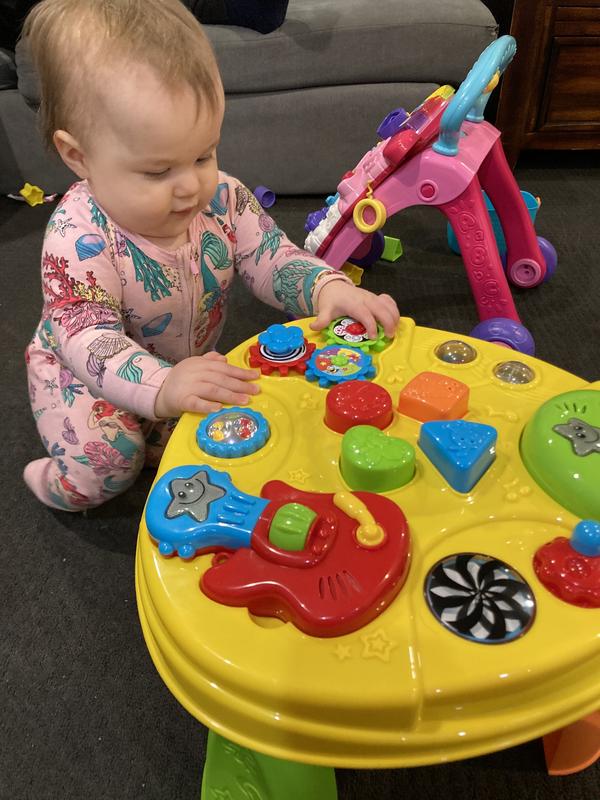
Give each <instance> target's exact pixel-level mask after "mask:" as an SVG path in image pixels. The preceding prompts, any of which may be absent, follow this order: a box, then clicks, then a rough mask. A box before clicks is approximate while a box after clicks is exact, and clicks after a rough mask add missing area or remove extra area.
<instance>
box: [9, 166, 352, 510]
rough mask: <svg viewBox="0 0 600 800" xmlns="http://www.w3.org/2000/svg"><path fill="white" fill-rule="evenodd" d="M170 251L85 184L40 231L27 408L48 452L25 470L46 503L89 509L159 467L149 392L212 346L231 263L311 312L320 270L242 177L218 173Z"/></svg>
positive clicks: (287, 304)
mask: <svg viewBox="0 0 600 800" xmlns="http://www.w3.org/2000/svg"><path fill="white" fill-rule="evenodd" d="M189 238H190V241H189V242H188V243H187V244H185V245H183V246H182V247H180V248H178V249H177V250H176V251H174V252H172V251H167V250H163V249H161V248H160V247H158V246H157V245H155V244H153V243H151V242H149V241H147V240H146V239H144V238H142V237H140V236H137V235H135V234H133V233H130V232H128V231H126V230H123V229H119V228H118V227H117V225H116V224H115V223H114V222H113V221H112V220H111V219H109V218H108V217H107V215H106V214H105V213H104V212H103V211H102V209H100V208H99V207H98V205H97V204H96V202H95V200H94V198H93V197H92V196H91V194H90V191H89V187H88V185H87V183H86V182H85V181H82V182H80V183H76V184H74V185H73V186H72V187H71V188H70V189H69V191H68V192H67V194H66V195H65V196H64V198H63V200H62V202H61V203H60V205H59V206H58V208H57V209H56V211H55V212H54V214H53V215H52V218H51V219H50V222H49V224H48V228H47V231H46V236H45V239H44V246H43V255H42V288H43V295H44V306H43V312H42V318H41V321H40V324H39V326H38V328H37V330H36V332H35V334H34V336H33V339H32V341H31V343H30V344H29V346H28V347H27V351H26V360H27V371H28V378H29V394H30V399H31V406H32V409H33V414H34V417H35V420H36V423H37V426H38V430H39V432H40V435H41V437H42V441H43V442H44V445H45V447H46V449H47V451H48V457H47V458H44V459H38V460H37V461H33V462H31V463H30V464H28V465H27V467H26V468H25V473H24V477H25V480H26V482H27V484H28V485H29V487H30V488H31V489H32V491H33V492H34V493H35V494H36V495H37V497H38V498H39V499H40V500H42V502H44V503H46V504H47V505H50V506H53V507H57V508H63V509H68V510H77V509H83V508H87V507H91V506H96V505H99V504H101V503H103V502H104V501H106V500H107V499H109V498H110V497H113V496H115V495H116V494H119V493H120V492H122V491H124V490H125V489H126V488H127V487H128V486H130V485H131V484H132V483H133V481H134V480H135V478H136V477H137V475H138V473H139V471H140V470H141V468H142V467H143V465H144V463H149V464H151V465H153V466H155V465H156V464H157V463H158V460H159V459H160V455H161V452H162V448H163V447H164V444H165V443H166V441H167V440H168V437H169V435H170V432H171V430H172V429H173V427H174V424H175V422H176V421H174V420H157V419H156V417H155V414H154V402H155V400H156V396H157V394H158V391H159V390H160V388H161V386H162V383H163V381H164V379H165V378H166V376H167V374H168V370H169V369H170V367H171V365H172V364H175V363H177V362H179V361H181V360H182V359H184V358H187V357H189V356H192V355H200V354H202V353H205V352H207V351H208V350H212V349H214V348H215V346H216V344H217V341H218V338H219V335H220V333H221V331H222V328H223V325H224V322H225V314H226V305H227V297H228V294H229V290H230V287H231V282H232V280H233V276H234V271H237V272H239V273H240V275H241V276H242V278H243V280H244V282H245V283H246V285H247V286H248V288H249V289H250V290H251V291H252V292H253V294H254V295H256V297H258V298H259V299H260V300H262V301H263V302H266V303H269V304H270V305H272V306H275V307H276V308H281V309H282V310H284V311H286V312H287V313H288V314H293V315H294V316H309V315H311V314H312V313H313V304H314V305H315V306H316V302H317V295H318V292H320V291H321V288H322V287H323V286H324V285H326V284H327V283H328V282H329V281H330V280H348V279H347V278H345V276H344V275H343V273H340V272H335V271H333V270H332V271H331V273H330V275H328V276H327V277H323V278H322V279H321V280H319V282H318V284H317V285H316V286H315V287H314V295H315V296H313V291H312V290H313V284H314V282H315V278H316V277H317V275H319V274H320V273H321V272H322V271H323V269H328V268H327V267H326V265H325V264H324V263H323V262H322V261H321V260H320V259H317V258H315V257H314V256H312V255H311V254H309V253H307V252H305V251H304V250H301V249H299V248H297V247H296V246H295V245H293V244H292V243H291V242H290V241H289V239H287V237H286V236H285V234H284V233H283V232H282V231H281V230H280V229H279V228H278V227H277V225H276V223H275V222H274V220H273V219H272V218H271V217H270V216H269V215H268V214H266V213H265V212H264V211H263V209H262V208H261V206H260V205H259V204H258V201H257V200H256V199H255V198H254V196H253V195H252V194H251V193H250V192H249V190H248V189H247V188H246V187H245V186H243V185H242V184H241V183H240V182H239V181H237V180H235V179H234V178H231V177H230V176H228V175H225V174H224V173H219V185H218V188H217V192H216V194H215V196H214V198H213V199H212V201H211V203H210V205H209V207H207V208H206V209H205V210H204V211H203V212H201V213H199V214H198V215H197V216H196V217H195V218H194V220H193V221H192V223H191V225H190V229H189Z"/></svg>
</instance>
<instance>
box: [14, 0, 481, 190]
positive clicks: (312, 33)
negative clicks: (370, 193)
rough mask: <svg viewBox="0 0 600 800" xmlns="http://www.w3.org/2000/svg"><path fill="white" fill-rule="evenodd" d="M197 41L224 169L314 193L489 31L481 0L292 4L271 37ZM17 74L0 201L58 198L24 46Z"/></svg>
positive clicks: (66, 177)
mask: <svg viewBox="0 0 600 800" xmlns="http://www.w3.org/2000/svg"><path fill="white" fill-rule="evenodd" d="M206 31H207V33H208V35H209V37H210V39H211V40H212V42H213V45H214V48H215V51H216V54H217V58H218V61H219V64H220V67H221V71H222V75H223V82H224V86H225V91H226V94H227V110H226V115H225V121H224V125H223V136H222V142H221V146H220V149H219V160H220V165H221V167H222V169H224V170H226V171H227V172H230V173H232V174H233V175H236V176H237V177H239V178H240V179H241V180H243V181H244V182H245V183H247V184H248V185H249V186H250V187H251V188H254V187H255V186H257V185H259V184H263V185H266V186H269V188H271V189H272V190H273V191H275V192H276V193H278V194H313V193H317V194H323V193H328V192H330V191H332V190H333V189H335V187H336V186H337V183H338V182H339V179H340V177H341V175H342V174H343V173H344V172H345V171H346V170H347V169H349V168H350V167H351V166H353V165H354V164H355V163H356V162H357V161H358V160H359V158H360V157H361V155H362V154H363V153H364V152H365V151H366V150H367V149H368V148H369V147H370V146H371V145H372V144H373V143H374V142H375V141H376V140H377V135H376V129H377V127H378V125H379V122H380V121H381V120H382V119H383V117H384V116H385V115H386V114H387V113H388V112H389V111H391V110H393V109H395V108H398V107H399V106H402V107H404V108H406V109H407V110H410V109H412V108H413V107H414V106H416V105H418V104H419V103H420V102H421V101H422V100H424V99H425V97H426V96H427V95H428V94H430V93H431V92H432V91H434V89H435V88H437V87H438V86H439V85H441V84H443V83H450V84H453V85H455V86H456V85H458V84H459V83H460V82H461V80H462V79H463V78H464V77H465V75H466V73H467V72H468V70H469V67H470V66H471V64H472V63H473V62H474V61H475V59H476V58H477V56H478V55H479V53H480V52H481V51H482V50H483V49H484V48H485V47H486V46H487V45H488V44H489V43H490V41H492V39H494V38H495V36H496V33H497V26H496V23H495V20H494V18H493V16H492V14H491V12H490V11H489V10H488V8H487V7H486V5H485V4H484V3H482V2H480V0H445V2H444V0H376V1H375V2H365V0H322V1H319V0H290V4H289V8H288V13H287V17H286V20H285V22H284V24H283V25H282V26H281V27H280V28H279V29H278V30H276V31H274V32H272V33H270V34H267V35H262V34H260V33H256V32H255V31H252V30H249V29H246V28H239V27H234V26H225V25H208V26H206ZM16 65H17V75H18V86H17V88H13V89H3V90H1V91H0V193H7V192H14V191H15V190H17V189H19V188H20V187H21V186H22V185H23V183H24V182H25V181H29V182H30V183H34V184H37V185H39V186H41V187H42V188H43V189H44V190H45V191H46V192H55V191H57V192H63V191H64V190H65V189H66V188H67V187H68V186H69V184H70V183H71V182H72V180H73V179H74V176H73V175H72V173H70V172H69V171H68V170H67V169H66V168H65V167H64V166H63V165H62V163H60V162H59V161H58V159H57V158H56V157H52V156H51V155H49V154H48V153H46V152H45V151H44V149H43V147H42V144H41V140H40V137H39V135H38V133H37V129H36V113H35V109H36V107H37V104H38V97H39V96H38V88H37V82H36V79H35V75H34V73H33V70H32V67H31V63H30V61H29V58H28V55H27V52H26V47H25V46H24V45H23V43H19V45H18V46H17V52H16Z"/></svg>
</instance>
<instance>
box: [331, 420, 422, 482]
mask: <svg viewBox="0 0 600 800" xmlns="http://www.w3.org/2000/svg"><path fill="white" fill-rule="evenodd" d="M340 470H341V472H342V476H343V478H344V480H345V481H346V483H347V484H348V486H349V487H350V488H351V489H353V490H354V491H363V492H391V491H392V490H393V489H398V488H399V487H400V486H404V485H405V484H406V483H408V482H409V481H410V480H411V479H412V477H413V475H414V473H415V449H414V447H413V446H412V445H411V444H409V443H408V442H406V441H405V440H404V439H398V438H396V437H394V436H387V435H386V434H385V433H383V432H382V431H380V430H379V428H375V427H373V426H371V425H356V426H355V427H354V428H350V429H349V430H348V431H346V433H345V434H344V436H343V438H342V453H341V458H340Z"/></svg>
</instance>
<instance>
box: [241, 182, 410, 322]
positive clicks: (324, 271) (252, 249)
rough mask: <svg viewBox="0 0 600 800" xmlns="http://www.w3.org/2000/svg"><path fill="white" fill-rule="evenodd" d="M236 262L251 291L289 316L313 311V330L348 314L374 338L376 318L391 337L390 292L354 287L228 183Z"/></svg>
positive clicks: (396, 316)
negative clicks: (231, 203)
mask: <svg viewBox="0 0 600 800" xmlns="http://www.w3.org/2000/svg"><path fill="white" fill-rule="evenodd" d="M232 184H233V190H234V192H235V195H234V197H233V200H234V201H237V202H235V208H234V209H233V211H232V214H233V222H234V229H235V234H236V239H237V244H236V257H235V266H236V269H237V270H238V272H239V273H240V275H241V276H242V278H243V279H244V281H245V283H246V284H247V285H248V286H249V288H250V289H251V291H252V292H253V294H254V295H256V296H257V297H258V298H260V299H261V300H262V301H263V302H265V303H268V304H269V305H272V306H275V307H276V308H281V309H282V310H283V311H285V312H286V313H287V314H289V315H292V316H294V317H306V316H312V315H313V314H318V316H317V319H316V320H315V321H314V322H313V323H311V327H312V328H313V329H315V330H321V329H322V328H324V327H326V326H327V325H328V324H329V322H331V320H332V319H335V318H336V317H337V316H342V315H348V316H352V317H354V318H355V319H357V320H359V321H360V322H362V323H363V325H364V326H365V327H366V328H367V331H368V333H369V335H371V336H373V337H374V336H375V333H376V323H377V322H380V323H381V324H382V325H383V327H384V330H385V333H386V335H388V336H393V334H394V331H395V329H396V326H397V324H398V319H399V314H398V308H397V306H396V303H395V301H394V300H393V299H392V298H391V297H389V295H374V294H373V293H372V292H368V291H366V290H364V289H359V288H357V287H356V286H354V284H353V283H352V281H351V280H350V278H348V277H347V276H346V275H345V274H344V273H343V272H341V271H337V270H333V269H331V267H328V266H327V264H326V263H325V262H324V261H322V260H321V259H320V258H317V257H316V256H314V255H312V253H308V252H306V251H305V250H302V249H300V248H299V247H297V246H296V245H294V244H293V243H292V242H291V241H290V240H289V239H288V238H287V236H286V235H285V233H284V232H283V231H282V230H281V229H280V228H278V226H277V224H276V223H275V221H274V220H273V219H272V218H271V217H270V216H269V215H268V214H267V213H266V212H265V211H264V210H263V209H262V208H261V206H260V204H259V203H258V201H257V200H256V198H255V197H254V196H253V195H252V194H251V193H250V192H249V191H248V189H246V187H245V186H243V185H242V184H239V183H238V182H237V181H233V180H232Z"/></svg>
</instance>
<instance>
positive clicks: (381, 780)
mask: <svg viewBox="0 0 600 800" xmlns="http://www.w3.org/2000/svg"><path fill="white" fill-rule="evenodd" d="M517 177H518V180H519V183H520V185H521V187H522V188H524V189H528V190H530V191H531V192H533V193H534V194H539V195H540V196H541V197H542V201H543V202H542V207H541V210H540V212H539V217H538V224H537V229H538V233H539V234H540V235H544V236H546V237H547V238H548V239H550V240H551V241H552V242H553V243H554V245H555V246H556V248H557V250H558V252H559V257H560V262H559V267H558V270H557V273H556V275H555V277H554V278H553V279H552V280H551V281H550V282H549V283H547V284H544V285H543V286H541V287H539V288H537V289H533V290H529V291H520V292H515V297H516V303H517V307H518V309H519V313H520V314H521V317H522V319H523V322H524V323H525V324H526V325H527V326H528V327H529V328H530V330H531V331H532V332H533V333H534V335H535V339H536V342H537V348H538V350H537V352H538V355H539V356H540V357H541V358H544V359H545V360H547V361H550V362H552V363H554V364H557V365H559V366H561V367H563V368H564V369H568V370H570V371H572V372H575V373H577V374H579V375H581V376H582V377H584V378H586V379H588V380H592V379H598V378H599V377H600V348H599V344H598V343H599V333H600V322H599V319H600V315H599V310H600V304H599V298H600V263H599V259H598V254H599V253H600V225H599V223H598V217H599V214H600V165H599V163H598V161H597V160H593V158H592V156H590V155H585V154H583V155H580V154H565V155H562V156H558V155H556V154H538V155H530V156H528V157H527V159H523V161H522V165H521V166H520V167H519V169H518V172H517ZM321 204H322V203H321V198H312V199H311V198H303V199H294V198H284V199H280V200H279V201H278V203H277V205H276V206H275V207H274V209H273V214H274V216H275V217H276V219H277V220H278V222H279V223H280V225H281V226H282V227H283V228H284V229H285V230H286V231H287V232H288V234H289V235H290V236H291V237H292V238H293V239H295V240H296V241H297V242H301V241H303V238H304V236H303V231H302V227H303V223H304V218H305V216H306V213H307V212H308V211H309V210H313V209H314V208H317V207H318V206H320V205H321ZM51 210H52V208H51V207H49V206H41V207H36V208H33V209H31V208H28V207H26V206H24V205H21V204H19V203H16V202H12V201H10V200H8V199H6V198H0V304H1V305H0V308H1V311H2V313H1V315H0V320H1V325H2V336H1V337H0V348H1V362H0V363H2V411H1V414H0V425H1V426H2V428H1V432H2V438H1V441H3V442H4V445H3V457H2V473H1V476H2V482H3V486H2V491H1V492H0V519H2V537H3V542H2V549H1V558H2V562H1V567H0V568H1V575H2V597H1V599H0V603H1V609H2V610H1V612H0V613H1V618H2V637H1V641H0V675H1V677H2V686H3V697H2V713H1V716H0V741H1V743H2V744H1V747H0V798H1V799H2V800H29V799H30V798H31V800H62V799H63V798H67V799H68V800H72V799H73V800H79V798H82V799H83V798H87V799H88V800H105V799H106V800H121V798H131V799H135V798H147V799H148V800H159V799H160V800H166V798H169V800H171V798H177V800H199V795H200V779H201V768H202V760H203V752H204V747H205V731H204V729H203V728H202V726H201V725H200V724H199V723H197V722H196V721H195V720H194V719H192V718H191V717H190V716H189V715H188V714H187V713H186V712H185V711H184V710H183V709H182V708H181V707H180V706H179V704H178V703H177V702H176V701H175V699H174V698H173V697H172V696H171V695H170V694H169V692H168V691H167V689H166V688H165V686H164V685H163V683H162V681H161V680H160V678H159V676H158V674H157V673H156V671H155V669H154V667H153V665H152V663H151V661H150V658H149V656H148V653H147V651H146V648H145V645H144V641H143V639H142V635H141V631H140V626H139V623H138V619H137V612H136V606H135V595H134V583H133V576H134V572H133V560H134V551H135V542H136V533H137V525H138V519H139V515H140V511H141V508H142V505H143V502H144V498H145V495H146V493H147V490H148V487H149V484H150V481H151V477H152V475H151V473H145V474H144V476H143V478H142V479H141V480H140V481H139V482H138V483H137V484H136V486H135V487H134V488H133V489H132V490H131V491H129V492H128V493H127V494H126V495H125V496H123V497H120V498H118V499H116V500H115V501H113V502H112V503H110V504H108V505H106V506H105V507H103V508H101V509H98V510H96V511H94V512H90V513H89V514H88V515H87V516H82V515H68V514H64V513H61V512H56V513H55V512H52V511H50V510H48V509H46V508H44V507H42V506H41V505H39V504H38V503H37V502H36V501H34V500H33V498H32V497H30V496H29V494H28V493H27V492H26V490H25V487H24V486H23V484H22V482H21V471H22V469H23V466H24V465H25V463H26V462H27V461H28V460H29V459H31V458H33V457H36V456H39V455H42V454H43V450H42V445H41V443H40V442H39V440H38V437H37V434H36V430H35V426H34V424H33V420H32V419H31V416H30V412H29V405H28V400H27V391H26V381H25V370H24V363H23V349H24V347H25V345H26V343H27V341H28V337H29V336H30V334H31V332H32V330H33V328H34V326H35V324H36V322H37V320H38V315H39V310H40V303H41V294H40V285H39V255H40V245H41V241H42V235H43V230H44V225H45V223H46V221H47V219H48V216H49V215H50V213H51ZM386 233H387V234H389V235H395V236H398V237H399V238H400V239H401V240H402V242H403V245H404V248H405V255H404V256H403V257H402V258H401V259H400V261H398V262H397V263H395V264H389V263H385V262H380V263H378V264H377V265H375V266H374V267H373V268H372V269H371V270H370V271H369V272H368V273H367V274H366V275H365V280H364V283H363V285H364V286H366V287H367V288H369V289H373V290H375V291H387V292H389V293H391V294H393V295H394V296H395V297H396V298H397V300H398V303H399V306H400V308H401V311H402V313H403V314H404V315H406V316H411V317H413V318H414V319H415V320H416V321H417V323H418V324H421V325H425V326H431V327H437V328H442V329H447V330H449V331H455V332H458V333H468V332H469V331H470V330H471V328H472V327H473V326H474V325H475V324H476V322H477V317H476V312H475V307H474V304H473V301H472V298H471V295H470V291H469V287H468V283H467V279H466V276H465V273H464V270H463V268H462V265H461V261H460V259H459V258H458V257H456V256H454V255H453V254H452V253H451V252H450V251H449V250H448V247H447V245H446V240H445V224H444V222H443V219H442V217H441V215H439V214H438V213H437V212H434V211H429V210H428V211H423V210H420V209H413V210H409V211H407V212H405V213H404V214H402V215H399V216H396V217H394V218H393V219H392V220H391V221H390V222H389V224H388V226H387V227H386ZM280 320H281V315H280V314H279V313H278V312H276V311H274V310H272V309H269V308H267V307H257V306H256V305H255V303H254V301H253V300H252V299H251V298H249V296H248V295H246V294H245V293H244V290H243V289H242V288H241V287H238V289H237V291H236V292H235V293H234V297H233V303H232V307H231V310H230V322H229V327H228V330H227V333H226V335H225V336H224V338H223V340H222V343H221V345H222V349H223V350H224V351H226V350H227V349H228V348H230V347H231V346H233V345H235V344H237V343H238V342H240V341H242V340H243V339H245V338H247V337H249V336H251V335H253V334H255V333H256V332H257V331H259V330H261V329H263V328H264V327H266V326H267V325H269V324H271V323H272V322H275V321H280ZM557 645H558V646H560V632H557ZM338 786H339V797H340V800H359V798H360V800H372V799H374V798H379V800H385V799H386V798H390V799H391V798H394V800H396V798H406V799H407V800H412V799H413V798H414V800H417V798H418V799H419V800H439V799H440V798H444V800H480V798H484V797H485V798H486V800H514V798H519V799H520V798H524V799H525V800H583V798H586V800H592V798H597V797H598V796H599V795H600V763H599V764H596V765H595V766H594V767H592V768H589V769H588V770H586V771H584V772H582V773H580V774H578V775H574V776H571V777H566V778H549V777H548V776H547V775H546V774H545V771H544V763H543V754H542V748H541V743H540V742H539V741H536V742H531V743H528V744H524V745H521V746H519V747H515V748H513V749H510V750H507V751H504V752H501V753H495V754H492V755H489V756H485V757H481V758H477V759H471V760H468V761H463V762H458V763H455V764H448V765H444V766H436V767H428V768H419V769H412V770H382V771H353V770H339V771H338ZM307 800H309V799H307ZM314 800H318V798H315V799H314Z"/></svg>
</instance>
